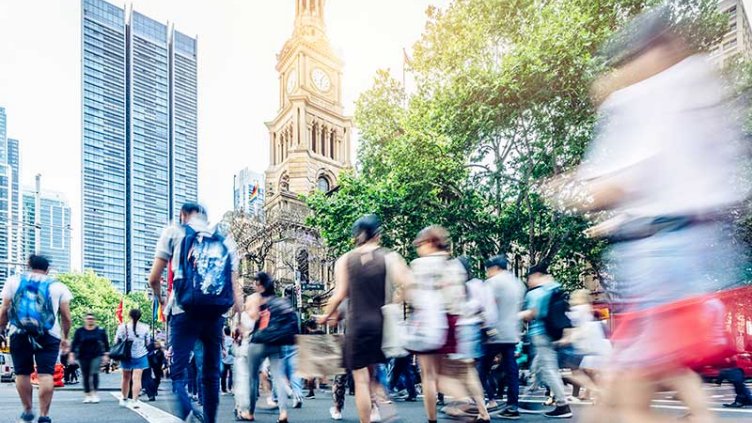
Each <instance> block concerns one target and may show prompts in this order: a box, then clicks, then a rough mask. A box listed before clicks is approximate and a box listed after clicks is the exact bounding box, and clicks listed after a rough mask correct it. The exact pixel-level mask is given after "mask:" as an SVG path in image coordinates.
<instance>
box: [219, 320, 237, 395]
mask: <svg viewBox="0 0 752 423" xmlns="http://www.w3.org/2000/svg"><path fill="white" fill-rule="evenodd" d="M224 333H225V336H224V340H223V342H222V377H221V381H220V385H221V387H222V393H223V394H229V393H230V392H231V391H232V366H233V364H235V357H234V356H233V352H232V345H233V339H232V336H231V332H230V327H229V326H225V329H224Z"/></svg>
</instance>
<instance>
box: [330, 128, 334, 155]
mask: <svg viewBox="0 0 752 423" xmlns="http://www.w3.org/2000/svg"><path fill="white" fill-rule="evenodd" d="M329 157H330V158H332V159H333V158H334V131H332V132H330V133H329Z"/></svg>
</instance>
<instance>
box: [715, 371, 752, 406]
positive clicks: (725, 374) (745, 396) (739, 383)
mask: <svg viewBox="0 0 752 423" xmlns="http://www.w3.org/2000/svg"><path fill="white" fill-rule="evenodd" d="M744 379H745V378H744V370H742V369H740V368H739V367H731V368H727V369H722V370H721V372H720V374H719V375H718V384H719V385H720V384H721V383H723V381H724V380H728V381H729V382H731V384H732V385H734V393H735V394H736V397H735V398H734V402H732V403H729V404H723V406H724V407H726V408H744V407H749V406H752V393H750V392H749V388H747V385H745V384H744Z"/></svg>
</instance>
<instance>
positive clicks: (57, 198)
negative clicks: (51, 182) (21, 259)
mask: <svg viewBox="0 0 752 423" xmlns="http://www.w3.org/2000/svg"><path fill="white" fill-rule="evenodd" d="M22 197H23V211H22V215H23V222H24V229H23V233H24V236H23V244H22V247H21V251H22V252H23V254H24V255H25V256H28V255H31V254H33V253H34V252H35V251H38V252H39V254H41V255H43V256H45V257H47V258H48V259H49V260H50V271H51V272H54V273H65V272H69V271H70V268H71V266H70V264H71V231H70V227H71V208H70V206H69V205H68V202H67V201H66V199H65V197H64V196H63V195H62V194H59V193H56V192H46V191H42V192H41V193H40V195H39V202H38V203H37V196H36V193H35V192H34V190H30V189H26V190H24V192H23V194H22ZM37 213H39V214H38V215H37ZM35 226H36V229H35Z"/></svg>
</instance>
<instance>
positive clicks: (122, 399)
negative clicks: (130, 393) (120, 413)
mask: <svg viewBox="0 0 752 423" xmlns="http://www.w3.org/2000/svg"><path fill="white" fill-rule="evenodd" d="M118 405H119V406H121V407H127V406H128V402H127V401H126V400H125V398H120V401H118Z"/></svg>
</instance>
